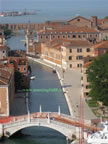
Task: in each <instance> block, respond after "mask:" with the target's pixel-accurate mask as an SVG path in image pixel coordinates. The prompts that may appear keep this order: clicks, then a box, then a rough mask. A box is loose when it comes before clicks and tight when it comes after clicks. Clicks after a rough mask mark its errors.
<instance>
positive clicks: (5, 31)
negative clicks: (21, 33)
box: [2, 24, 12, 37]
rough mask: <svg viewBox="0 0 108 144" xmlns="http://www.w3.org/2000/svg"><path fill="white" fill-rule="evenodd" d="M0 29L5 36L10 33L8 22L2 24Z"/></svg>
mask: <svg viewBox="0 0 108 144" xmlns="http://www.w3.org/2000/svg"><path fill="white" fill-rule="evenodd" d="M2 29H3V30H4V35H5V36H6V37H7V36H9V35H11V33H12V31H11V30H9V29H8V24H6V25H4V26H3V27H2Z"/></svg>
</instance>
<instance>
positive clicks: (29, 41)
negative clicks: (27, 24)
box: [26, 29, 35, 55]
mask: <svg viewBox="0 0 108 144" xmlns="http://www.w3.org/2000/svg"><path fill="white" fill-rule="evenodd" d="M26 53H27V54H30V55H35V47H34V33H33V30H30V29H29V30H28V29H27V31H26Z"/></svg>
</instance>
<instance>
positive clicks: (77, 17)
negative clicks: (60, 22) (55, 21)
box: [68, 16, 91, 22]
mask: <svg viewBox="0 0 108 144" xmlns="http://www.w3.org/2000/svg"><path fill="white" fill-rule="evenodd" d="M79 18H81V19H84V20H87V21H89V22H91V21H90V20H89V19H87V18H85V17H82V16H76V17H74V18H73V19H71V20H69V21H68V22H71V21H73V20H75V19H79Z"/></svg>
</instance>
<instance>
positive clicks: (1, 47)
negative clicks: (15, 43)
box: [0, 46, 8, 50]
mask: <svg viewBox="0 0 108 144" xmlns="http://www.w3.org/2000/svg"><path fill="white" fill-rule="evenodd" d="M3 49H8V47H7V46H0V50H3Z"/></svg>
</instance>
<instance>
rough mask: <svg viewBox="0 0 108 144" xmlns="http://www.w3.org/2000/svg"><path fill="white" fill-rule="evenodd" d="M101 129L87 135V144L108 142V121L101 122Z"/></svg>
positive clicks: (106, 143) (107, 143)
mask: <svg viewBox="0 0 108 144" xmlns="http://www.w3.org/2000/svg"><path fill="white" fill-rule="evenodd" d="M101 124H102V128H103V130H102V131H98V132H96V133H93V134H91V135H89V136H88V139H87V142H88V144H108V121H106V122H102V123H101Z"/></svg>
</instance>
